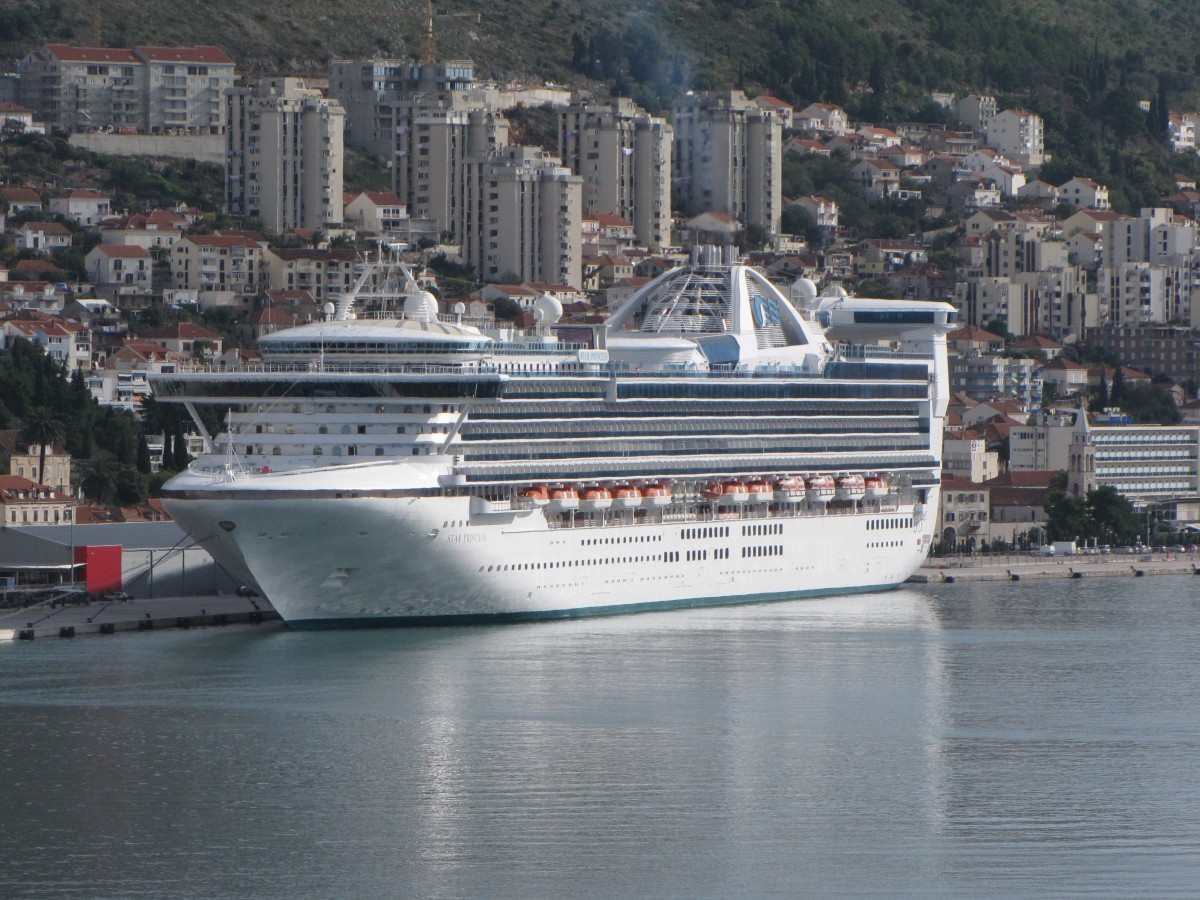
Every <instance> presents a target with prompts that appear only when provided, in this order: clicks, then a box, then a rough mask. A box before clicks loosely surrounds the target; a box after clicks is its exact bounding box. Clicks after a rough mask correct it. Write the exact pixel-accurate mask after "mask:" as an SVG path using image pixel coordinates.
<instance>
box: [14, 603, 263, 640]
mask: <svg viewBox="0 0 1200 900" xmlns="http://www.w3.org/2000/svg"><path fill="white" fill-rule="evenodd" d="M278 621H279V613H277V612H275V610H274V609H272V607H271V604H270V603H268V602H267V601H266V600H263V599H262V598H261V597H253V598H250V597H239V596H238V595H237V594H214V595H208V596H192V597H162V598H158V599H154V600H127V601H124V602H120V601H98V602H93V603H88V604H79V605H77V604H68V605H57V606H55V607H54V608H51V607H50V606H49V605H48V604H39V605H37V606H28V607H26V608H24V609H16V610H0V641H6V640H8V641H12V640H41V639H43V638H53V639H59V638H70V637H80V636H83V635H108V634H116V633H117V632H119V631H159V630H161V629H165V628H199V627H202V626H212V625H234V624H239V623H240V624H262V623H266V622H278Z"/></svg>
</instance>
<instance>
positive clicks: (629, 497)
mask: <svg viewBox="0 0 1200 900" xmlns="http://www.w3.org/2000/svg"><path fill="white" fill-rule="evenodd" d="M612 496H613V503H614V504H615V505H616V506H618V507H619V508H621V509H636V508H637V507H639V506H641V505H642V492H641V491H639V490H638V489H637V488H635V487H634V486H633V485H631V484H618V485H617V486H615V487H614V488H613V489H612Z"/></svg>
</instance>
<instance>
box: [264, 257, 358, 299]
mask: <svg viewBox="0 0 1200 900" xmlns="http://www.w3.org/2000/svg"><path fill="white" fill-rule="evenodd" d="M357 261H358V253H357V252H356V251H354V250H349V249H344V250H314V249H312V248H294V249H293V248H284V247H268V248H267V249H266V250H264V251H263V254H262V274H263V276H264V278H265V280H266V288H267V289H268V290H283V291H308V292H309V293H311V294H312V295H313V298H314V299H315V300H316V301H317V302H318V303H322V304H323V303H325V301H327V300H336V299H337V298H338V297H339V296H341V295H342V294H344V293H349V291H350V289H351V288H352V287H353V286H354V267H355V264H356V263H357Z"/></svg>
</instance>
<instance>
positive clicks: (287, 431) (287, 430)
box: [283, 425, 296, 434]
mask: <svg viewBox="0 0 1200 900" xmlns="http://www.w3.org/2000/svg"><path fill="white" fill-rule="evenodd" d="M283 433H284V434H295V433H296V426H295V425H289V426H287V428H285V429H284V430H283Z"/></svg>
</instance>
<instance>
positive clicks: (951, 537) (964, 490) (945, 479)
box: [937, 472, 991, 545]
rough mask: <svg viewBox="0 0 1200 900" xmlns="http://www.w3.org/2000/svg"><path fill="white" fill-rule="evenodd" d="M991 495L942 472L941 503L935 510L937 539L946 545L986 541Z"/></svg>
mask: <svg viewBox="0 0 1200 900" xmlns="http://www.w3.org/2000/svg"><path fill="white" fill-rule="evenodd" d="M990 500H991V492H990V491H989V490H988V488H986V487H984V486H983V485H982V484H979V483H978V482H976V481H974V480H972V479H970V478H965V477H963V476H962V475H956V474H953V473H947V472H943V474H942V502H941V504H940V505H939V507H938V532H937V533H938V535H939V536H940V539H941V540H942V542H943V543H945V544H953V545H957V544H958V543H959V542H960V541H970V540H972V539H974V540H975V542H976V544H979V543H981V542H982V541H985V540H988V539H989V536H990V530H989V525H990V520H991V503H990Z"/></svg>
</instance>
